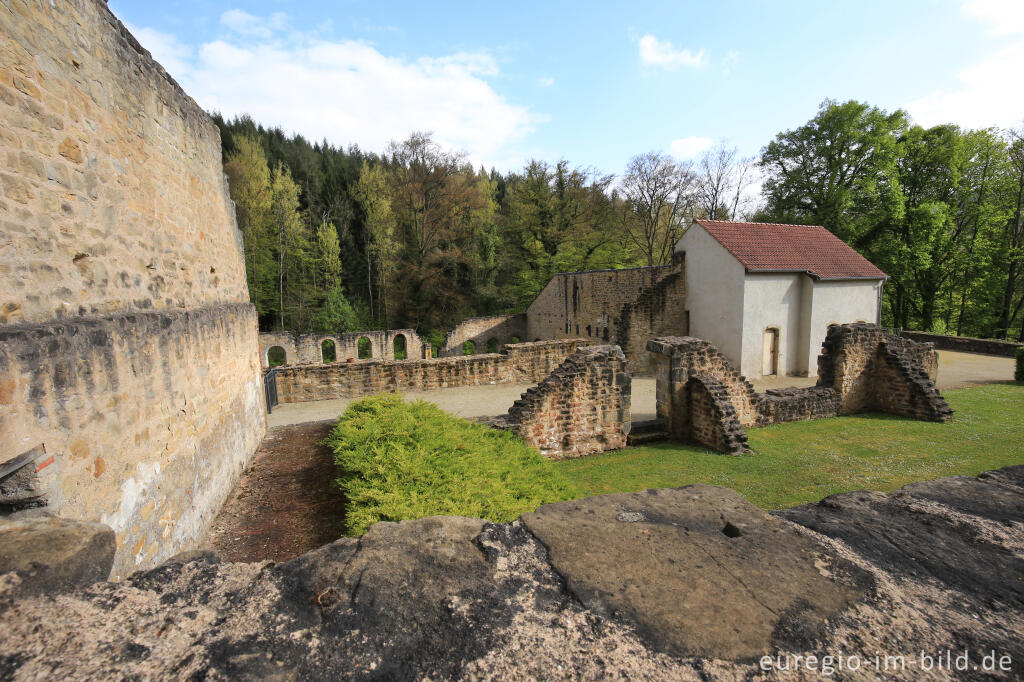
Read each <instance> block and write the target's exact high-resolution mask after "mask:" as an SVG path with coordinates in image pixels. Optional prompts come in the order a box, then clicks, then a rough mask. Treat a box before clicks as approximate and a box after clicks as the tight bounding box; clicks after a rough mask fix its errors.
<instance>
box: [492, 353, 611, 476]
mask: <svg viewBox="0 0 1024 682" xmlns="http://www.w3.org/2000/svg"><path fill="white" fill-rule="evenodd" d="M630 387H631V377H630V374H629V370H628V369H627V368H626V356H625V355H623V353H622V350H621V349H620V348H619V347H618V346H590V347H587V348H581V349H580V350H578V351H576V352H575V353H573V354H572V355H570V356H569V357H568V358H566V360H565V362H563V363H562V364H561V365H559V366H558V368H557V369H556V370H555V371H554V372H552V373H551V374H550V375H549V376H547V377H546V378H545V379H544V380H543V381H541V382H540V383H539V384H538V385H537V386H534V387H532V388H530V389H529V390H527V391H526V393H524V394H523V397H522V398H520V399H519V400H517V401H516V402H515V404H513V405H512V407H511V408H510V409H509V411H508V415H506V416H505V417H504V418H503V419H502V420H501V423H495V424H494V425H495V426H500V427H501V428H507V429H509V430H512V431H515V432H517V433H518V434H519V435H521V436H522V437H523V440H525V441H526V442H527V443H528V444H530V445H532V446H533V447H535V448H537V449H538V450H540V452H541V454H542V455H544V456H545V457H548V458H549V459H568V458H571V457H583V456H586V455H592V454H595V453H598V452H606V451H608V450H616V449H619V448H623V447H626V436H628V435H629V429H630V424H631V417H630V414H631V413H630V399H631V392H630V391H631V389H630Z"/></svg>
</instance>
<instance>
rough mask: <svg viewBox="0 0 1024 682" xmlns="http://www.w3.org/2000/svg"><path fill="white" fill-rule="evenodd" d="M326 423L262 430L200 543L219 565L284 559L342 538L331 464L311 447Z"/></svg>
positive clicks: (339, 500)
mask: <svg viewBox="0 0 1024 682" xmlns="http://www.w3.org/2000/svg"><path fill="white" fill-rule="evenodd" d="M330 429H331V423H330V422H319V423H312V424H300V425H298V426H280V427H277V428H273V429H271V430H270V431H268V432H267V437H266V438H265V439H264V440H263V443H262V444H261V445H260V448H259V450H258V451H257V452H256V455H255V456H254V457H253V461H252V463H251V464H250V465H249V467H248V468H247V469H246V470H245V472H244V473H243V474H242V478H241V480H240V481H239V482H238V485H236V486H235V489H234V490H233V491H232V493H231V496H230V497H229V498H228V500H227V502H225V503H224V507H223V508H222V509H221V510H220V513H219V514H218V515H217V518H216V519H214V522H213V526H212V527H211V529H210V533H209V535H207V537H206V541H205V542H204V545H205V546H207V547H210V548H211V549H213V550H215V551H216V552H217V553H219V554H220V556H221V558H222V559H223V560H224V561H287V560H288V559H291V558H293V557H296V556H298V555H299V554H302V553H303V552H306V551H308V550H310V549H314V548H316V547H319V546H321V545H323V544H326V543H328V542H331V541H333V540H336V539H337V538H338V537H340V536H341V534H342V528H343V520H344V517H343V514H344V511H345V504H344V498H342V496H341V494H340V493H339V492H337V491H336V490H335V489H334V488H333V482H334V479H335V473H334V461H333V459H332V457H331V453H330V451H329V450H328V449H327V448H326V447H324V446H322V445H318V444H317V443H318V442H319V441H320V440H321V439H323V438H324V437H325V436H327V434H328V433H329V432H330Z"/></svg>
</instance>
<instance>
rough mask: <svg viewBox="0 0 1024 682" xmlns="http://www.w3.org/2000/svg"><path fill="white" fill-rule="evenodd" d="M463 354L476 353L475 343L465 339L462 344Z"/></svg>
mask: <svg viewBox="0 0 1024 682" xmlns="http://www.w3.org/2000/svg"><path fill="white" fill-rule="evenodd" d="M462 354H463V355H476V344H475V343H473V342H472V341H466V342H465V343H464V344H462Z"/></svg>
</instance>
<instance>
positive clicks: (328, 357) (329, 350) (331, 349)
mask: <svg viewBox="0 0 1024 682" xmlns="http://www.w3.org/2000/svg"><path fill="white" fill-rule="evenodd" d="M320 361H321V362H337V361H338V344H336V343H335V342H334V339H321V340H320Z"/></svg>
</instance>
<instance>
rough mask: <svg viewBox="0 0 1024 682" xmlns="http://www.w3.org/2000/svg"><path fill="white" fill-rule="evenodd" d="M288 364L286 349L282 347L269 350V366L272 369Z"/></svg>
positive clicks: (272, 347) (273, 347)
mask: <svg viewBox="0 0 1024 682" xmlns="http://www.w3.org/2000/svg"><path fill="white" fill-rule="evenodd" d="M287 362H288V354H287V353H285V352H284V348H281V346H271V347H270V349H269V350H267V364H268V365H270V366H271V367H278V366H280V365H284V364H287Z"/></svg>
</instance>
